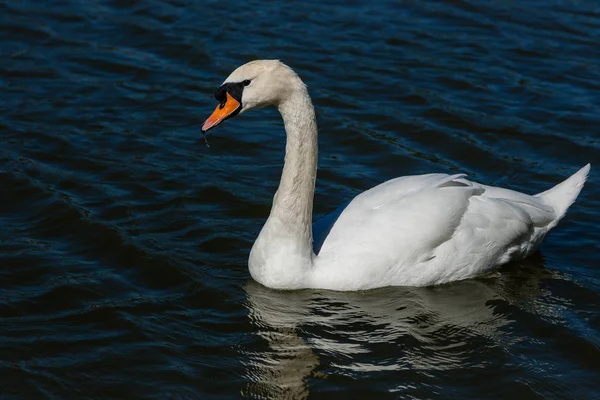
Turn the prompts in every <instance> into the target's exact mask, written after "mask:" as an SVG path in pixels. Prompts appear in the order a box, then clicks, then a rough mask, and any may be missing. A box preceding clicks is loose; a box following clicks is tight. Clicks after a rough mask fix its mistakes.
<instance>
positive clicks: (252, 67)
mask: <svg viewBox="0 0 600 400" xmlns="http://www.w3.org/2000/svg"><path fill="white" fill-rule="evenodd" d="M215 97H216V98H217V100H219V101H220V105H219V106H217V108H216V109H215V112H214V113H213V114H212V115H211V116H210V117H209V119H207V121H206V122H205V123H204V125H203V127H202V129H203V131H207V130H208V129H211V128H213V127H214V126H216V125H218V124H219V123H221V122H222V121H223V120H225V119H227V118H230V117H232V116H235V115H237V114H238V113H242V112H245V111H247V110H250V109H252V108H256V107H263V106H268V105H274V106H276V107H278V109H279V111H280V113H281V115H282V118H283V120H284V125H285V130H286V135H287V142H286V155H285V161H284V167H283V172H282V176H281V181H280V184H279V188H278V190H277V192H276V193H275V196H274V198H273V206H272V208H271V213H270V215H269V218H268V219H267V221H266V223H265V225H264V226H263V228H262V230H261V232H260V234H259V236H258V238H257V239H256V242H255V243H254V246H253V247H252V250H251V252H250V257H249V261H248V266H249V269H250V274H251V275H252V277H253V278H254V279H255V280H256V281H258V282H259V283H261V284H263V285H265V286H268V287H271V288H277V289H301V288H321V289H331V290H364V289H372V288H377V287H383V286H427V285H436V284H441V283H446V282H451V281H455V280H461V279H466V278H471V277H474V276H477V275H480V274H483V273H486V272H489V271H490V270H492V269H493V268H495V267H497V266H499V265H502V264H505V263H507V262H509V261H513V260H517V259H520V258H524V257H527V256H528V255H530V254H532V253H533V252H535V251H536V250H537V248H538V247H539V245H540V243H541V242H542V240H543V239H544V237H545V236H546V234H547V233H548V232H549V231H550V230H551V229H552V228H553V227H554V226H556V224H557V223H558V222H559V221H560V219H561V218H562V217H563V216H564V215H565V213H566V211H567V209H568V208H569V206H570V205H571V204H572V203H573V202H574V201H575V199H576V198H577V196H578V194H579V192H580V191H581V189H582V187H583V185H584V183H585V181H586V179H587V175H588V173H589V170H590V165H589V164H588V165H586V166H585V167H583V168H582V169H581V170H579V171H578V172H577V173H575V174H574V175H573V176H571V177H570V178H568V179H567V180H565V181H564V182H562V183H560V184H558V185H557V186H555V187H554V188H552V189H549V190H547V191H545V192H543V193H539V194H537V195H533V196H530V195H527V194H523V193H519V192H516V191H513V190H510V189H503V188H497V187H492V186H486V185H482V184H479V183H477V182H473V181H469V180H467V179H466V178H465V177H464V175H447V174H427V175H415V176H404V177H400V178H395V179H392V180H389V181H387V182H384V183H382V184H380V185H378V186H376V187H374V188H372V189H370V190H367V191H365V192H363V193H361V194H359V195H358V196H356V197H355V198H354V199H353V200H352V201H350V202H349V203H348V204H347V205H346V206H345V207H342V208H341V209H339V210H338V211H337V212H336V213H335V214H333V215H332V216H330V217H325V218H324V219H322V220H320V221H317V222H315V224H312V208H313V197H314V188H315V178H316V167H317V126H316V118H315V113H314V108H313V105H312V102H311V100H310V97H309V95H308V91H307V89H306V86H305V85H304V83H303V82H302V81H301V80H300V78H299V77H298V75H296V73H295V72H294V71H293V70H292V69H291V68H289V67H288V66H286V65H285V64H283V63H281V62H279V61H276V60H259V61H253V62H250V63H248V64H245V65H243V66H241V67H239V68H238V69H236V70H235V71H234V72H233V73H232V74H231V75H230V76H229V77H228V78H227V79H226V80H225V82H224V83H223V85H222V86H220V87H219V88H218V89H217V92H216V93H215ZM313 239H314V240H313Z"/></svg>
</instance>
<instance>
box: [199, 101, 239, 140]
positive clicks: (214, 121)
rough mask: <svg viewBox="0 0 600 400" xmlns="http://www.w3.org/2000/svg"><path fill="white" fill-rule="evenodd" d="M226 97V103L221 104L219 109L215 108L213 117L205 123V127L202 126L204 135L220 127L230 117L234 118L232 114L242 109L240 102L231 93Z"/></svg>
mask: <svg viewBox="0 0 600 400" xmlns="http://www.w3.org/2000/svg"><path fill="white" fill-rule="evenodd" d="M225 95H226V99H225V102H224V103H221V104H219V105H218V106H217V108H215V111H213V113H212V114H211V116H210V117H208V119H207V120H206V121H204V125H202V132H203V133H204V132H206V131H207V130H209V129H212V128H214V127H215V126H217V125H219V124H220V123H221V122H223V121H225V120H226V119H227V118H228V117H230V116H232V114H234V113H235V112H236V111H238V110H239V108H240V107H241V104H240V102H239V101H237V100H236V99H234V98H233V97H231V95H230V94H229V93H225ZM234 115H235V114H234Z"/></svg>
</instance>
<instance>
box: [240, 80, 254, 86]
mask: <svg viewBox="0 0 600 400" xmlns="http://www.w3.org/2000/svg"><path fill="white" fill-rule="evenodd" d="M250 82H252V81H251V80H250V79H246V80H245V81H244V82H242V83H243V84H244V86H248V85H250Z"/></svg>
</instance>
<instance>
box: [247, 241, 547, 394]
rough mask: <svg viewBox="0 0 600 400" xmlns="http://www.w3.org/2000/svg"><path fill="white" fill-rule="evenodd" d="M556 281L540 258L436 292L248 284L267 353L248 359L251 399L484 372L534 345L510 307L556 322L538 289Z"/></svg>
mask: <svg viewBox="0 0 600 400" xmlns="http://www.w3.org/2000/svg"><path fill="white" fill-rule="evenodd" d="M555 274H556V273H555V272H553V271H550V270H547V269H545V268H544V267H543V259H542V257H541V255H539V253H538V254H536V255H534V256H533V257H531V258H529V259H527V260H524V261H521V262H518V263H515V264H511V265H508V266H506V267H505V268H503V269H502V271H501V273H500V272H497V273H495V274H494V275H488V276H486V277H483V278H479V279H471V280H465V281H461V282H455V283H451V284H447V285H443V286H438V287H425V288H414V287H389V288H382V289H376V290H371V291H364V292H334V291H326V290H301V291H277V290H272V289H268V288H266V287H264V286H262V285H260V284H258V283H256V282H254V281H252V280H249V281H248V283H247V284H246V286H245V290H246V293H247V302H246V307H247V308H248V310H249V318H250V321H251V323H252V324H253V325H254V326H255V328H256V330H257V331H258V335H259V336H260V338H261V339H262V340H265V341H266V342H267V343H268V349H267V350H265V348H264V346H263V345H262V344H256V345H255V349H254V350H252V351H251V352H250V354H249V355H248V357H246V361H245V365H246V378H247V379H248V380H249V381H250V382H251V383H249V384H248V385H247V387H246V388H245V393H244V394H245V395H247V396H249V397H259V398H277V399H283V398H288V399H302V398H306V397H308V395H309V386H308V382H307V379H308V378H314V379H316V380H321V379H327V377H328V375H329V373H332V372H333V371H335V375H338V377H339V376H340V375H341V376H354V377H356V376H360V374H361V373H370V374H371V373H377V372H388V373H389V371H393V372H394V373H395V374H398V375H397V379H394V382H395V384H397V385H399V386H398V387H396V388H389V387H388V388H387V390H397V391H405V390H410V389H411V388H413V389H414V388H416V387H415V382H419V381H423V377H426V376H429V377H431V374H435V372H436V371H444V372H445V373H449V372H451V371H452V370H453V369H461V370H462V369H470V368H483V367H485V366H486V364H487V363H488V360H489V358H490V356H494V357H507V356H506V348H507V347H508V346H510V345H512V344H514V343H516V342H519V341H521V340H526V338H525V337H519V336H518V335H515V334H511V329H510V325H511V323H512V319H511V318H510V313H511V312H512V311H511V306H517V307H518V308H519V309H521V310H523V311H526V312H532V313H535V314H538V315H539V314H545V313H547V312H549V311H550V312H551V310H545V309H544V308H543V306H541V305H539V304H536V302H535V300H536V298H538V297H539V296H540V295H541V294H542V289H541V288H540V280H541V279H544V278H553V277H554V276H555ZM324 359H326V361H324ZM497 360H498V359H497V358H496V362H497ZM371 376H372V375H370V377H371ZM419 377H420V379H419ZM395 378H396V376H395ZM385 382H387V385H389V380H387V381H385ZM410 385H412V386H410Z"/></svg>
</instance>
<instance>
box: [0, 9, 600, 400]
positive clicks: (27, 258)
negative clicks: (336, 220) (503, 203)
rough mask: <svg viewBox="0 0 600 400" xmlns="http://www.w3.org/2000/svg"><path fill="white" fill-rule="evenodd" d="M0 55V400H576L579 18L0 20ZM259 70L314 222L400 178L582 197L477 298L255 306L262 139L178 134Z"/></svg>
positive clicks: (196, 127)
mask: <svg viewBox="0 0 600 400" xmlns="http://www.w3.org/2000/svg"><path fill="white" fill-rule="evenodd" d="M0 31H1V33H0V89H1V94H0V188H1V190H2V197H1V199H0V223H1V226H2V229H1V230H0V398H2V399H67V398H77V399H116V398H123V399H125V398H127V399H134V398H135V399H142V398H144V399H166V398H169V399H212V398H223V399H228V398H240V397H245V398H274V399H281V398H287V399H302V398H311V399H320V398H326V399H329V398H332V396H334V397H335V398H355V399H367V398H415V399H467V398H473V399H475V398H477V399H482V398H485V399H516V398H518V399H541V398H555V399H597V398H600V385H599V383H598V382H600V262H599V261H600V250H599V247H600V246H599V245H598V244H599V242H600V232H599V229H598V226H599V224H600V189H599V184H600V171H599V170H598V161H600V3H598V2H596V1H591V0H590V1H576V0H572V1H568V0H564V1H560V0H544V1H542V0H539V1H503V2H489V1H483V0H463V1H457V2H451V1H391V0H382V1H378V2H362V1H354V2H353V1H350V2H348V1H314V0H307V1H302V2H300V1H289V2H286V3H278V2H266V1H263V2H260V1H254V0H248V1H237V0H230V1H218V2H217V1H185V0H165V1H159V0H147V1H132V0H130V1H116V0H113V1H109V0H104V1H83V0H79V1H76V0H55V1H46V2H40V1H34V0H21V1H16V0H15V1H12V0H8V1H7V0H0ZM257 58H278V59H281V60H282V61H284V62H286V63H287V64H289V65H290V66H292V67H293V68H294V69H295V70H296V71H297V72H298V73H299V74H300V76H301V77H302V78H303V79H304V81H305V82H306V83H307V85H308V87H309V91H310V94H311V95H312V97H313V100H314V102H315V106H316V110H317V115H318V120H319V127H320V151H321V153H320V156H319V175H318V180H317V193H316V199H315V218H318V217H321V216H323V215H326V214H327V213H328V212H331V211H332V210H334V209H335V208H336V207H337V206H338V205H340V204H342V203H344V202H346V201H348V200H350V199H351V198H352V197H353V196H355V195H356V194H358V193H360V192H361V191H363V190H365V189H368V188H370V187H372V186H374V185H376V184H378V183H380V182H382V181H385V180H387V179H390V178H393V177H396V176H399V175H410V174H419V173H427V172H446V173H458V172H464V173H467V174H468V175H469V177H470V178H471V179H474V180H477V181H479V182H482V183H486V184H493V185H501V186H506V187H510V188H513V189H517V190H521V191H525V192H528V193H537V192H540V191H543V190H546V189H548V188H549V187H551V186H553V185H554V184H556V183H558V182H559V181H561V180H562V179H564V178H566V177H567V176H569V175H570V174H572V173H574V172H575V171H576V170H577V169H579V168H580V167H582V166H583V165H585V164H586V163H587V162H591V163H592V164H593V165H592V171H591V176H590V179H589V181H588V184H587V186H586V187H585V188H584V190H583V192H582V194H581V195H580V197H579V199H578V200H577V202H576V203H575V204H574V205H573V206H572V208H571V210H570V211H569V213H568V215H567V217H566V218H565V219H564V220H563V221H562V222H561V223H560V224H559V226H558V227H557V228H556V229H555V230H554V231H553V232H552V233H551V234H550V236H549V237H548V238H547V239H546V241H545V242H544V244H543V245H542V247H541V251H540V252H539V253H538V254H536V255H535V256H534V257H532V258H530V259H527V260H525V261H523V262H520V263H517V264H514V265H509V266H506V267H505V268H502V269H501V270H500V271H499V272H497V273H494V274H492V275H490V276H486V277H483V278H478V279H473V280H467V281H462V282H457V283H453V284H448V285H443V286H439V287H431V288H384V289H378V290H373V291H367V292H356V293H337V292H330V291H321V290H303V291H296V292H280V291H274V290H270V289H267V288H265V287H262V286H261V285H259V284H257V283H256V282H254V281H252V279H251V278H250V275H249V273H248V269H247V257H248V253H249V251H250V248H251V246H252V243H253V241H254V239H255V237H256V236H257V234H258V232H259V230H260V228H261V226H262V224H263V223H264V221H265V219H266V217H267V215H268V213H269V208H270V204H271V200H272V196H273V194H274V191H275V189H276V186H277V183H278V179H279V174H280V171H281V166H282V160H283V151H284V145H285V144H284V139H285V138H284V134H283V125H282V122H281V120H280V118H279V115H278V114H277V112H276V110H267V109H265V110H259V111H254V112H252V113H248V114H245V115H243V116H240V117H238V118H236V119H235V120H232V121H227V122H226V123H224V124H223V125H222V126H220V127H219V128H218V129H215V130H214V131H212V132H213V134H212V135H211V136H210V137H209V143H210V147H207V146H206V145H205V143H204V140H203V139H202V136H201V134H200V124H201V123H202V121H203V120H204V119H205V118H206V117H207V116H208V115H209V114H210V113H211V112H212V110H213V109H214V107H215V104H216V102H215V100H214V98H213V92H214V89H215V88H216V87H217V86H218V85H219V84H220V83H221V82H222V81H223V80H224V79H225V77H226V76H227V75H229V73H230V72H231V71H232V70H233V69H234V68H236V67H237V66H238V65H241V64H243V63H245V62H247V61H249V60H252V59H257Z"/></svg>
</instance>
